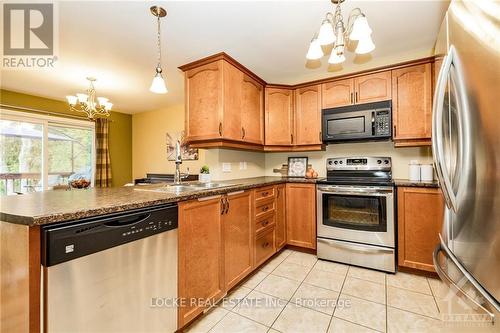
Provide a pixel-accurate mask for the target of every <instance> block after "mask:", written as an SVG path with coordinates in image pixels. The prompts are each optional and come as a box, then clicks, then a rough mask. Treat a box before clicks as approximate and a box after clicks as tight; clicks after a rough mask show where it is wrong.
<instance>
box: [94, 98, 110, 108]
mask: <svg viewBox="0 0 500 333" xmlns="http://www.w3.org/2000/svg"><path fill="white" fill-rule="evenodd" d="M97 101H98V102H99V105H101V106H105V105H106V103H107V102H108V99H107V98H106V97H97Z"/></svg>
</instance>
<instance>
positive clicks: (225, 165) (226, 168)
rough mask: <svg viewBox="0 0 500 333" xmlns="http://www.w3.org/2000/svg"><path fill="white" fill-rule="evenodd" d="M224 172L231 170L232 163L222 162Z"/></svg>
mask: <svg viewBox="0 0 500 333" xmlns="http://www.w3.org/2000/svg"><path fill="white" fill-rule="evenodd" d="M222 172H231V163H222Z"/></svg>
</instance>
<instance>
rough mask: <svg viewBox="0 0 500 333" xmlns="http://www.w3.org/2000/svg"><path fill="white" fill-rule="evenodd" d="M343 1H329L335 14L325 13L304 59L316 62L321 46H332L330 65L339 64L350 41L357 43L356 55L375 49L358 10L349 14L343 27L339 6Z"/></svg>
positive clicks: (363, 16)
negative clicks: (333, 7)
mask: <svg viewBox="0 0 500 333" xmlns="http://www.w3.org/2000/svg"><path fill="white" fill-rule="evenodd" d="M344 1H345V0H331V2H332V3H333V4H334V5H335V14H332V13H327V14H326V16H325V19H324V20H323V22H322V23H321V26H320V28H319V33H318V34H316V35H315V36H314V38H313V39H312V40H311V43H310V44H309V50H308V51H307V55H306V58H307V59H309V60H317V59H320V58H321V57H323V55H324V53H323V49H322V48H321V45H332V44H333V47H332V51H331V54H330V57H329V58H328V63H330V64H340V63H342V62H344V61H345V55H344V50H345V45H346V44H348V43H350V42H351V41H358V45H357V47H356V49H355V51H354V52H356V54H366V53H370V52H371V51H373V50H374V49H375V44H374V43H373V40H372V38H371V34H372V29H371V28H370V26H369V25H368V20H367V19H366V16H365V14H364V13H363V12H362V11H361V9H359V8H355V9H353V10H352V11H351V13H350V14H349V19H348V21H347V25H344V19H343V17H342V12H341V8H340V5H341V4H342V3H343V2H344Z"/></svg>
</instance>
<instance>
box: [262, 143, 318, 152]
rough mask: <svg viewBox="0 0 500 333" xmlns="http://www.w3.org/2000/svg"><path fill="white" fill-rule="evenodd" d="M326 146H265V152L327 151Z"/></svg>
mask: <svg viewBox="0 0 500 333" xmlns="http://www.w3.org/2000/svg"><path fill="white" fill-rule="evenodd" d="M325 149H326V145H323V144H320V145H304V146H264V151H265V152H271V153H272V152H287V151H289V152H295V151H297V152H299V151H321V150H325Z"/></svg>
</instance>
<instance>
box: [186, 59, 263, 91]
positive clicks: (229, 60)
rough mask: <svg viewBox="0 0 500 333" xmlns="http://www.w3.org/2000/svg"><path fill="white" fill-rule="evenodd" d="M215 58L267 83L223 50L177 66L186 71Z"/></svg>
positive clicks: (261, 82)
mask: <svg viewBox="0 0 500 333" xmlns="http://www.w3.org/2000/svg"><path fill="white" fill-rule="evenodd" d="M217 60H224V61H226V62H228V63H230V64H231V65H233V66H234V67H236V68H238V69H239V70H240V71H242V72H243V73H245V74H247V75H248V76H250V77H251V78H253V79H254V80H256V81H257V82H259V83H260V84H262V85H266V84H267V83H266V81H264V80H262V79H261V78H260V77H259V76H257V75H256V74H255V73H254V72H252V71H251V70H249V69H248V68H246V67H245V66H243V65H242V64H241V63H239V62H238V61H237V60H236V59H234V58H233V57H231V56H230V55H228V54H227V53H225V52H219V53H216V54H213V55H211V56H208V57H205V58H202V59H199V60H196V61H193V62H190V63H187V64H185V65H182V66H179V67H178V68H179V69H180V70H181V71H183V72H186V71H188V70H190V69H192V68H196V67H199V66H202V65H206V64H209V63H211V62H215V61H217Z"/></svg>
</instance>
